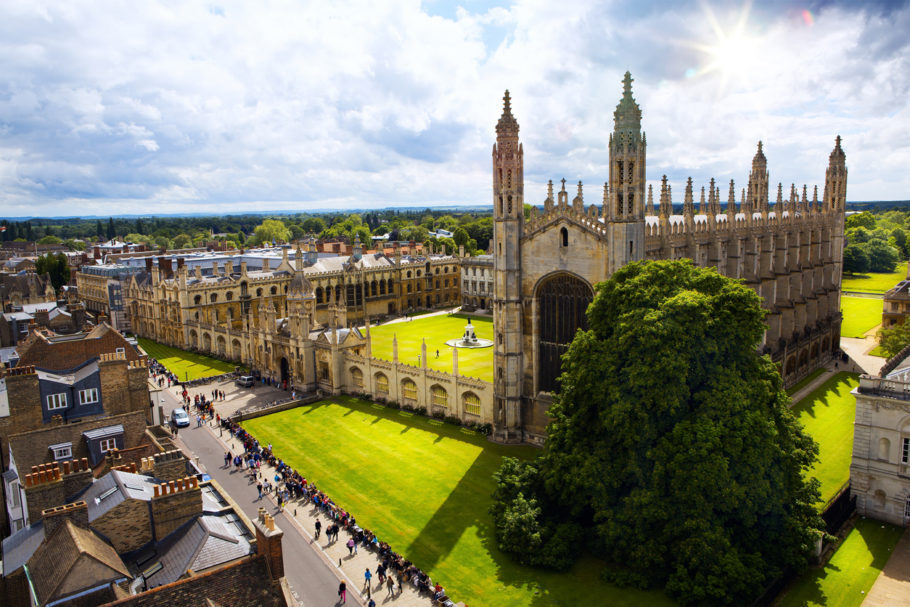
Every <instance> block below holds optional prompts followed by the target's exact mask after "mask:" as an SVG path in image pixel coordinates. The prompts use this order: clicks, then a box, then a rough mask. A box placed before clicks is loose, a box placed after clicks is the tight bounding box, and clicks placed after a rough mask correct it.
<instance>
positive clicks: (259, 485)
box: [256, 481, 262, 499]
mask: <svg viewBox="0 0 910 607" xmlns="http://www.w3.org/2000/svg"><path fill="white" fill-rule="evenodd" d="M256 489H258V490H259V499H262V482H261V481H260V482H258V483H256Z"/></svg>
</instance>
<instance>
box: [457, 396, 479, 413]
mask: <svg viewBox="0 0 910 607" xmlns="http://www.w3.org/2000/svg"><path fill="white" fill-rule="evenodd" d="M461 402H462V404H463V405H464V412H465V413H470V414H471V415H480V397H479V396H477V395H476V394H474V393H473V392H465V393H464V394H462V395H461Z"/></svg>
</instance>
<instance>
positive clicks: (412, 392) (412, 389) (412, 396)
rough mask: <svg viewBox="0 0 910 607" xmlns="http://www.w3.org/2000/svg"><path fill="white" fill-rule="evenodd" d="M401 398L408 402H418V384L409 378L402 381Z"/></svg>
mask: <svg viewBox="0 0 910 607" xmlns="http://www.w3.org/2000/svg"><path fill="white" fill-rule="evenodd" d="M401 398H402V400H406V401H414V402H416V401H417V384H415V383H414V382H413V381H411V380H410V379H408V378H405V379H403V380H401Z"/></svg>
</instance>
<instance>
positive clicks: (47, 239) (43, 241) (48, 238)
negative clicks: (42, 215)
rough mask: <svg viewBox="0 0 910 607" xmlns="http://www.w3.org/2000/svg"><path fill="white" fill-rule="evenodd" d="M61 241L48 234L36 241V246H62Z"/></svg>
mask: <svg viewBox="0 0 910 607" xmlns="http://www.w3.org/2000/svg"><path fill="white" fill-rule="evenodd" d="M62 243H63V241H62V240H60V238H58V237H57V236H54V235H52V234H49V235H47V236H45V237H43V238H42V239H41V240H39V241H38V244H62Z"/></svg>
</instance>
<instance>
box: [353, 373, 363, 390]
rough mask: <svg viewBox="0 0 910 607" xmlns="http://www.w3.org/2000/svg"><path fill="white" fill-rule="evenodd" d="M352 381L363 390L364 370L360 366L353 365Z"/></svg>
mask: <svg viewBox="0 0 910 607" xmlns="http://www.w3.org/2000/svg"><path fill="white" fill-rule="evenodd" d="M351 383H352V384H354V387H355V388H357V389H358V390H363V371H361V370H360V368H359V367H351Z"/></svg>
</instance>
